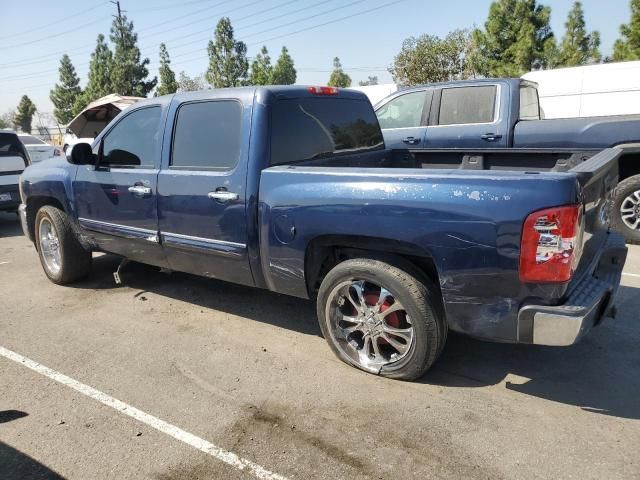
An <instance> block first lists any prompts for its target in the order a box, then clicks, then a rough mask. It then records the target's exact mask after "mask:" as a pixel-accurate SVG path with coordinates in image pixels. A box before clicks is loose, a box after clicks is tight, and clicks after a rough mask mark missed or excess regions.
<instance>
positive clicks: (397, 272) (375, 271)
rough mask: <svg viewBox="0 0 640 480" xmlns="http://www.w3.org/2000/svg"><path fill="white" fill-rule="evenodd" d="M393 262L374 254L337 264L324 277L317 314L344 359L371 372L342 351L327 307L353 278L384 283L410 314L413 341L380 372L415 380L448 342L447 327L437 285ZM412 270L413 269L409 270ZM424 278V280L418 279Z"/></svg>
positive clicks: (324, 331)
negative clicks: (339, 288) (395, 359)
mask: <svg viewBox="0 0 640 480" xmlns="http://www.w3.org/2000/svg"><path fill="white" fill-rule="evenodd" d="M393 263H394V262H393V261H391V260H389V261H382V260H378V259H371V258H358V259H352V260H346V261H344V262H342V263H340V264H338V265H337V266H335V267H334V268H333V269H332V270H331V271H330V272H329V273H328V274H327V275H326V277H325V278H324V279H323V281H322V284H321V285H320V289H319V291H318V298H317V315H318V321H319V323H320V328H321V329H322V333H323V335H324V337H325V339H326V340H327V342H328V343H329V346H330V347H331V349H332V350H333V352H334V353H335V354H336V355H337V356H338V358H340V359H341V360H342V361H344V362H345V363H348V364H350V365H353V366H355V367H356V368H359V369H361V370H365V371H368V372H370V373H372V370H371V369H369V368H365V367H363V366H362V365H361V364H359V363H358V361H356V360H354V359H353V358H351V357H350V356H349V355H347V354H346V353H345V351H343V349H342V348H343V347H341V346H340V343H339V341H338V340H337V339H336V338H335V335H334V334H333V332H332V330H333V328H334V327H333V326H332V325H331V319H330V318H328V313H327V312H328V311H330V309H331V308H330V305H331V302H332V298H331V295H332V293H334V295H335V292H334V291H335V289H336V288H337V287H338V286H340V285H341V284H344V283H345V282H350V281H354V280H364V281H366V282H371V283H372V284H375V285H379V286H381V287H384V288H385V289H387V290H388V291H389V292H391V293H392V295H393V297H394V301H395V299H397V301H399V302H400V303H401V304H402V306H403V307H404V310H405V311H406V314H407V315H409V317H410V318H411V326H412V327H413V341H412V343H411V345H410V347H409V349H408V351H407V353H406V354H404V356H403V357H401V358H400V359H399V360H397V361H393V362H390V363H388V364H386V365H383V366H382V367H381V368H379V370H378V371H377V372H373V373H378V374H379V375H382V376H384V377H389V378H394V379H398V380H415V379H417V378H419V377H421V376H422V375H424V374H425V373H426V372H427V370H429V368H431V366H432V365H433V363H434V362H435V361H436V359H437V358H438V356H439V355H440V352H441V351H442V348H443V347H444V344H445V342H446V336H447V328H446V322H445V320H444V318H443V315H442V309H441V301H440V300H439V298H438V293H437V292H438V289H437V288H436V287H435V286H434V285H433V284H432V283H431V282H430V281H429V280H427V279H426V278H422V276H421V275H417V274H416V273H417V272H412V269H411V268H402V263H401V262H398V263H399V265H400V266H397V265H395V264H393ZM410 272H411V273H410ZM419 278H421V280H418V279H419Z"/></svg>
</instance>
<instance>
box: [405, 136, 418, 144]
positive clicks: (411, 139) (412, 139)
mask: <svg viewBox="0 0 640 480" xmlns="http://www.w3.org/2000/svg"><path fill="white" fill-rule="evenodd" d="M402 142H403V143H406V144H407V145H417V144H419V143H420V139H419V138H416V137H405V138H403V139H402Z"/></svg>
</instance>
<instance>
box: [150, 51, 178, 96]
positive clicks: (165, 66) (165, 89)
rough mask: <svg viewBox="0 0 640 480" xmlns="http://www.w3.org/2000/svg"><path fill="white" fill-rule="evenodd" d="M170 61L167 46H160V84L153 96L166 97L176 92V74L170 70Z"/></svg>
mask: <svg viewBox="0 0 640 480" xmlns="http://www.w3.org/2000/svg"><path fill="white" fill-rule="evenodd" d="M170 65H171V60H170V59H169V52H167V46H166V45H165V44H164V43H161V44H160V69H159V73H160V83H159V84H158V88H156V92H155V96H156V97H158V96H160V95H168V94H170V93H176V90H178V82H176V74H175V73H173V70H171V66H170Z"/></svg>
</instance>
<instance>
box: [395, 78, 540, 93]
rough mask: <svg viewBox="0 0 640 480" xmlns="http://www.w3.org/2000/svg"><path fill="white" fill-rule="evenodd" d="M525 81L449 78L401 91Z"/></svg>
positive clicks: (520, 81)
mask: <svg viewBox="0 0 640 480" xmlns="http://www.w3.org/2000/svg"><path fill="white" fill-rule="evenodd" d="M525 81H526V80H523V79H522V78H469V79H467V80H450V81H448V82H435V83H424V84H421V85H415V86H411V87H406V88H401V91H402V92H407V91H411V90H421V89H423V88H424V87H443V86H448V85H478V84H482V83H496V82H500V83H509V84H511V85H513V86H519V85H520V84H522V83H523V82H525ZM528 83H534V82H528ZM399 91H400V90H399Z"/></svg>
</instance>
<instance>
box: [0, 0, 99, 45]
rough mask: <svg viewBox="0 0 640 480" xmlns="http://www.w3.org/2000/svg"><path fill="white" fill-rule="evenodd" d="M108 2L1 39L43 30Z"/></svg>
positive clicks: (0, 38)
mask: <svg viewBox="0 0 640 480" xmlns="http://www.w3.org/2000/svg"><path fill="white" fill-rule="evenodd" d="M107 3H109V2H100V3H98V4H96V5H95V6H93V7H91V8H87V9H86V10H82V11H80V12H78V13H74V14H73V15H69V16H67V17H63V18H59V19H57V20H52V21H49V22H47V24H46V25H42V26H40V27H35V28H31V29H29V30H23V31H22V32H16V33H12V34H11V35H3V36H2V37H0V40H3V39H5V38H14V37H18V36H21V35H26V34H28V33H33V32H36V31H38V30H42V29H43V28H49V27H50V26H51V24H52V23H53V24H56V23H61V22H64V21H65V20H69V19H70V18H75V17H79V16H80V15H82V14H85V13H87V12H93V11H94V10H95V9H96V8H97V7H99V6H101V5H106V4H107ZM3 48H4V46H3Z"/></svg>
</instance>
